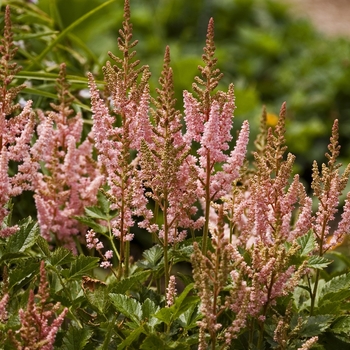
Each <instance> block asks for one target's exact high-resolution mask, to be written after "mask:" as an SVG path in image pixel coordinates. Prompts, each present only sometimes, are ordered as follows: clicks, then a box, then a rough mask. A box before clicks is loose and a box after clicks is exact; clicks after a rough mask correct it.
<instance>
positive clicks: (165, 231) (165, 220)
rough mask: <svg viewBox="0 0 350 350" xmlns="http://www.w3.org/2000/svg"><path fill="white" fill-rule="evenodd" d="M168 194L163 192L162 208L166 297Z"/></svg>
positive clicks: (167, 272)
mask: <svg viewBox="0 0 350 350" xmlns="http://www.w3.org/2000/svg"><path fill="white" fill-rule="evenodd" d="M167 216H168V194H167V193H166V192H165V193H164V209H163V220H164V242H163V247H164V293H165V297H166V288H167V286H168V284H169V259H168V243H169V242H168V235H169V227H168V218H167Z"/></svg>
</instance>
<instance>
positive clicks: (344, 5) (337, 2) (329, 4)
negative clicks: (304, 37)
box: [283, 0, 350, 38]
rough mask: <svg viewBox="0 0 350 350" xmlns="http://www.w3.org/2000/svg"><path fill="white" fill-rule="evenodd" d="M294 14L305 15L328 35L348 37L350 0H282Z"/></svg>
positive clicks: (349, 33)
mask: <svg viewBox="0 0 350 350" xmlns="http://www.w3.org/2000/svg"><path fill="white" fill-rule="evenodd" d="M283 1H285V2H288V3H290V4H291V5H292V7H291V11H292V12H293V13H294V14H295V15H296V16H307V17H309V18H310V19H311V21H312V22H313V24H314V25H315V27H316V28H317V29H318V30H319V31H321V32H323V33H325V34H326V35H328V36H344V37H347V38H350V0H283Z"/></svg>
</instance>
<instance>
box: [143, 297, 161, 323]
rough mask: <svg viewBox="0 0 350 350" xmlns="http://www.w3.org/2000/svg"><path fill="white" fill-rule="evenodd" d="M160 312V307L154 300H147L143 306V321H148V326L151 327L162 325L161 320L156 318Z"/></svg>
mask: <svg viewBox="0 0 350 350" xmlns="http://www.w3.org/2000/svg"><path fill="white" fill-rule="evenodd" d="M158 310H159V306H157V305H156V304H155V303H154V302H153V301H152V300H150V299H148V298H147V299H146V300H145V301H144V303H143V304H142V319H143V320H147V325H148V326H150V327H152V328H153V327H154V326H156V325H157V324H158V323H160V321H159V319H157V318H156V317H154V314H155V313H156V312H157V311H158Z"/></svg>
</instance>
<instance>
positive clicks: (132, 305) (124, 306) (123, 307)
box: [109, 293, 142, 326]
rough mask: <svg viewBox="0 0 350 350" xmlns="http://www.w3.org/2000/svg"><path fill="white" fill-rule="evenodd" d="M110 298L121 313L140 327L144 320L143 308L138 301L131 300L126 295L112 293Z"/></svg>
mask: <svg viewBox="0 0 350 350" xmlns="http://www.w3.org/2000/svg"><path fill="white" fill-rule="evenodd" d="M109 297H110V298H111V301H112V303H113V305H114V306H115V308H116V309H117V310H118V311H119V312H121V313H122V314H123V315H124V316H125V317H127V318H129V319H130V320H132V321H133V322H135V323H136V324H137V325H138V326H139V325H140V323H141V320H142V307H141V304H140V303H139V302H138V301H137V300H135V299H132V298H129V297H127V296H126V295H124V294H115V293H110V294H109Z"/></svg>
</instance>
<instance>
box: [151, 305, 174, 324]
mask: <svg viewBox="0 0 350 350" xmlns="http://www.w3.org/2000/svg"><path fill="white" fill-rule="evenodd" d="M154 316H155V317H157V318H158V319H159V320H161V321H162V322H164V323H165V324H166V325H167V326H170V324H171V322H172V321H173V310H172V309H171V308H170V307H163V308H162V309H160V310H159V311H158V312H157V313H156V314H155V315H154Z"/></svg>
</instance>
